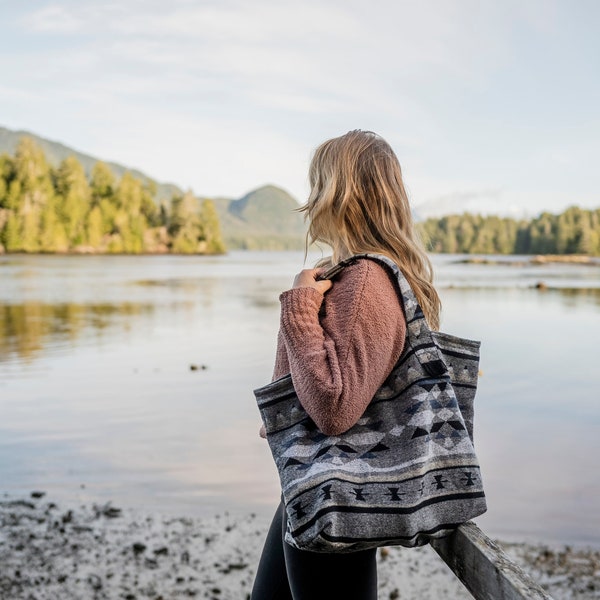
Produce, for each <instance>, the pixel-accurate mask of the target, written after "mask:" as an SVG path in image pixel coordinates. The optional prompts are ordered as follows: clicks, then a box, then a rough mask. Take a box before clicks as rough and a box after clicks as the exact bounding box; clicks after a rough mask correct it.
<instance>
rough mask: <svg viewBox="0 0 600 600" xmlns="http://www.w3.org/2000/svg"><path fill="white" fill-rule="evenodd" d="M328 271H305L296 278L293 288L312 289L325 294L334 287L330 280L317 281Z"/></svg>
mask: <svg viewBox="0 0 600 600" xmlns="http://www.w3.org/2000/svg"><path fill="white" fill-rule="evenodd" d="M325 270H326V269H304V270H303V271H300V273H298V275H296V277H295V278H294V284H293V285H292V288H303V287H311V288H314V289H315V290H317V292H320V293H321V294H324V293H325V292H326V291H328V290H329V289H331V286H332V285H333V284H332V283H331V281H330V280H329V279H317V277H318V276H319V275H320V274H321V273H324V272H325Z"/></svg>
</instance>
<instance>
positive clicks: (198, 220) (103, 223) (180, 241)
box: [0, 136, 225, 254]
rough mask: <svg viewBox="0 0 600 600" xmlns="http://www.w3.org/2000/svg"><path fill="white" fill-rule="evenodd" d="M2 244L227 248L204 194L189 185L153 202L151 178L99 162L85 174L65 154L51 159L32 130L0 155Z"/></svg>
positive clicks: (96, 249) (56, 248)
mask: <svg viewBox="0 0 600 600" xmlns="http://www.w3.org/2000/svg"><path fill="white" fill-rule="evenodd" d="M0 251H4V252H64V253H68V252H77V253H128V254H140V253H166V252H172V253H185V254H195V253H200V254H214V253H222V252H224V251H225V246H224V243H223V241H222V238H221V232H220V225H219V219H218V215H217V212H216V209H215V207H214V204H213V203H212V201H210V200H203V201H200V200H198V199H197V198H196V197H194V195H193V194H191V193H190V192H188V193H178V194H175V195H173V196H172V197H171V198H170V199H169V201H168V202H167V201H164V200H161V201H160V202H158V201H157V198H156V186H155V185H154V184H153V182H152V181H149V180H146V181H142V180H141V179H139V178H137V177H135V176H134V175H133V174H132V173H130V172H127V171H126V172H124V173H123V175H122V176H121V177H119V178H118V177H117V176H115V174H114V173H113V171H112V170H111V168H110V167H109V165H108V164H106V163H104V162H101V161H98V162H96V163H95V164H94V165H93V167H92V169H91V173H90V176H89V177H88V176H86V172H85V169H84V167H83V166H82V164H81V163H80V162H79V160H78V159H77V158H76V157H75V156H73V155H71V156H68V157H66V158H64V159H63V160H62V161H61V162H60V163H59V164H58V166H57V167H53V166H51V165H50V163H49V161H48V160H47V157H46V156H45V154H44V152H43V150H42V149H41V147H40V146H39V145H38V144H37V143H36V142H35V140H34V139H33V138H31V137H27V136H25V137H22V138H21V140H20V141H19V143H18V145H17V147H16V149H15V152H14V155H13V156H11V155H9V154H3V155H1V156H0Z"/></svg>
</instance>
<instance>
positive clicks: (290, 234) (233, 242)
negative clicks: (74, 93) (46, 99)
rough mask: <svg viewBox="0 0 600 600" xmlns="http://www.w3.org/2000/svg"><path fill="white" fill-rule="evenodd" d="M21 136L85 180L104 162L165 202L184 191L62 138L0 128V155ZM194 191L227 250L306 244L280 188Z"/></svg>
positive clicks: (12, 149) (290, 199)
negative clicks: (210, 211) (210, 210)
mask: <svg viewBox="0 0 600 600" xmlns="http://www.w3.org/2000/svg"><path fill="white" fill-rule="evenodd" d="M22 137H29V138H31V139H33V140H34V142H35V143H36V144H37V145H39V147H40V148H41V149H42V151H43V152H44V154H45V156H46V159H47V160H48V162H49V164H50V165H51V166H52V167H58V165H59V164H60V162H61V161H63V160H64V159H66V158H67V157H69V156H74V157H75V158H76V159H77V160H78V161H79V162H80V163H81V165H82V166H83V168H84V171H85V173H86V176H87V177H88V178H89V176H90V174H91V172H92V169H93V167H94V165H95V164H96V163H97V162H103V163H105V164H106V165H108V166H109V168H110V169H111V171H112V172H113V173H114V175H115V176H116V177H117V178H118V179H120V178H121V177H122V176H123V175H124V174H125V173H126V172H128V173H130V174H131V175H133V176H134V177H135V178H137V179H140V180H141V181H142V182H144V183H147V184H151V185H152V186H154V187H155V189H156V194H155V200H156V201H157V203H159V204H160V203H161V202H166V203H167V204H168V203H170V202H171V200H172V198H173V197H174V196H183V195H184V191H183V190H182V189H181V188H180V187H179V186H178V185H176V184H173V183H165V182H158V181H156V180H155V179H154V178H152V177H150V176H149V175H147V174H146V173H144V172H142V171H140V170H138V169H133V168H129V167H126V166H124V165H122V164H120V163H117V162H114V161H110V160H104V159H100V158H96V157H94V156H93V155H91V154H87V153H85V152H81V151H79V150H75V149H74V148H71V147H70V146H67V145H66V144H63V143H62V142H59V141H54V140H50V139H48V138H45V137H42V136H40V135H37V134H35V133H33V132H30V131H27V130H21V129H20V130H12V129H9V128H7V127H3V126H0V154H2V153H3V152H6V153H7V154H9V155H14V152H15V150H16V148H17V145H18V143H19V140H20V139H21V138H22ZM193 195H194V196H196V197H198V198H199V199H207V200H211V201H212V202H213V203H214V205H215V207H216V209H217V214H218V217H219V221H220V228H221V233H222V236H223V239H224V241H225V244H226V245H227V247H228V248H229V249H249V250H250V249H252V250H291V249H300V248H303V247H304V240H305V236H306V230H305V224H304V217H303V215H302V214H300V213H298V212H297V210H296V209H297V208H298V207H299V204H298V202H297V201H296V199H294V198H293V197H292V196H291V195H290V194H289V193H288V192H287V191H286V190H284V189H283V188H281V187H279V186H276V185H274V184H266V185H263V186H260V187H257V188H255V189H253V190H251V191H249V192H248V193H246V194H245V195H244V196H242V197H241V198H224V197H217V198H212V197H208V196H198V195H197V194H193Z"/></svg>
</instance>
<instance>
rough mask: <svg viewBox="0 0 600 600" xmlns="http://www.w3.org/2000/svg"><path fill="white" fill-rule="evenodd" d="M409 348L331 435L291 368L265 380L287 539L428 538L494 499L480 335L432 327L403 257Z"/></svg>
mask: <svg viewBox="0 0 600 600" xmlns="http://www.w3.org/2000/svg"><path fill="white" fill-rule="evenodd" d="M358 259H369V260H376V261H379V262H380V263H382V264H383V265H385V267H386V268H387V269H389V270H390V272H391V273H393V275H394V276H395V278H396V280H397V282H398V291H399V295H400V298H401V301H402V306H403V309H404V314H405V316H406V322H407V339H406V343H405V348H404V351H403V353H402V356H401V357H400V360H399V361H398V363H397V365H396V366H395V367H394V369H393V371H392V373H391V374H390V376H389V377H388V379H387V380H386V381H385V383H384V384H383V385H382V386H381V388H380V389H379V390H378V392H377V393H376V394H375V396H374V398H373V400H372V401H371V403H370V404H369V406H368V408H367V410H366V411H365V413H364V414H363V416H362V417H361V418H360V419H359V421H358V423H356V425H354V426H353V427H352V428H351V429H349V430H348V431H346V432H345V433H344V434H342V435H339V436H326V435H324V434H323V433H321V432H320V431H319V430H318V429H317V427H316V425H315V424H314V422H313V421H312V420H311V419H310V417H309V416H308V415H307V414H306V412H305V411H304V409H303V408H302V406H301V404H300V402H299V400H298V397H297V395H296V393H295V391H294V386H293V384H292V379H291V376H290V375H286V376H285V377H282V378H280V379H277V380H275V381H273V382H271V383H269V384H267V385H265V386H263V387H260V388H258V389H255V390H254V395H255V397H256V401H257V404H258V408H259V411H260V414H261V417H262V420H263V422H264V424H265V429H266V432H267V441H268V443H269V447H270V449H271V453H272V455H273V458H274V460H275V464H276V466H277V470H278V473H279V478H280V482H281V489H282V496H283V501H284V504H285V507H286V512H287V517H288V524H287V533H286V536H285V540H286V542H287V543H289V544H291V545H292V546H294V547H296V548H300V549H303V550H312V551H315V552H352V551H356V550H363V549H366V548H373V547H378V546H391V545H401V546H406V547H414V546H421V545H423V544H426V543H428V542H429V540H430V539H431V538H437V537H442V536H444V535H447V534H449V533H451V532H452V531H453V530H454V528H455V527H457V526H458V525H460V524H461V523H464V522H466V521H468V520H470V519H472V518H474V517H476V516H478V515H481V514H482V513H484V512H485V511H486V509H487V506H486V500H485V494H484V489H483V483H482V480H481V473H480V467H479V461H478V459H477V455H476V453H475V449H474V446H473V400H474V397H475V392H476V389H477V379H478V372H479V349H480V342H478V341H474V340H468V339H464V338H460V337H456V336H452V335H448V334H445V333H442V332H436V331H431V330H430V329H429V327H428V325H427V322H426V320H425V317H424V315H423V312H422V310H421V307H420V306H419V304H418V302H417V300H416V297H415V295H414V293H413V291H412V290H411V288H410V285H409V284H408V281H407V280H406V278H405V277H404V275H403V274H402V271H401V270H400V269H399V268H398V266H397V265H396V264H394V262H392V261H391V260H390V259H388V258H387V257H384V256H380V255H376V254H362V255H357V256H355V257H352V258H351V259H348V260H347V261H344V263H342V264H341V266H342V267H343V266H345V265H347V264H350V263H351V262H352V261H355V260H358Z"/></svg>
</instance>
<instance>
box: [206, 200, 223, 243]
mask: <svg viewBox="0 0 600 600" xmlns="http://www.w3.org/2000/svg"><path fill="white" fill-rule="evenodd" d="M200 222H201V224H202V238H203V241H204V244H205V247H204V251H205V252H208V253H210V254H222V253H223V252H225V243H224V242H223V238H222V237H221V226H220V224H219V216H218V214H217V209H216V208H215V204H214V202H212V201H211V200H204V201H203V202H202V204H201V207H200Z"/></svg>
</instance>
